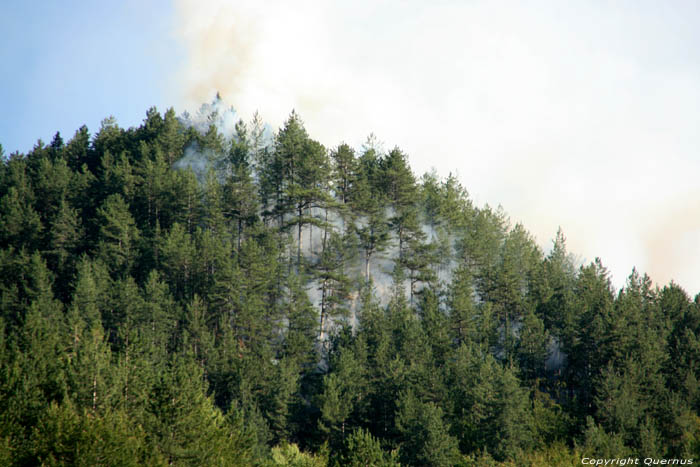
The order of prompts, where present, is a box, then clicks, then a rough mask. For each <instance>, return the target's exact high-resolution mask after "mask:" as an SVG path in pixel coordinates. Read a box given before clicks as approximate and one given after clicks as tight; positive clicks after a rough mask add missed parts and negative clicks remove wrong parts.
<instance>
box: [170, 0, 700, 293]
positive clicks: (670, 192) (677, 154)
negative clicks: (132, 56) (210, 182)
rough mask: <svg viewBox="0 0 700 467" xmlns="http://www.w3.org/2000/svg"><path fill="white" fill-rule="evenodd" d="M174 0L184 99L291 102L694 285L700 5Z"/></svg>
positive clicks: (535, 224)
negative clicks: (373, 136) (182, 56)
mask: <svg viewBox="0 0 700 467" xmlns="http://www.w3.org/2000/svg"><path fill="white" fill-rule="evenodd" d="M291 3H292V2H281V1H271V2H253V1H236V2H232V3H231V2H226V1H223V0H220V1H218V0H214V1H209V2H203V1H197V2H195V1H192V0H180V1H177V2H176V10H177V18H178V20H177V21H176V23H177V24H176V33H177V34H178V35H179V39H180V41H181V43H182V45H183V46H184V47H185V50H186V58H185V60H184V62H183V67H182V70H181V72H180V73H179V76H178V79H179V80H180V83H178V84H179V86H180V88H181V89H182V90H183V94H182V96H181V102H180V107H186V108H190V109H194V108H197V106H198V105H199V104H200V103H201V102H209V101H211V99H212V97H213V96H214V94H215V93H216V91H220V92H221V95H222V97H223V98H224V100H225V101H226V102H227V104H230V105H233V106H234V107H235V108H236V110H237V111H238V112H239V114H240V115H241V116H242V117H243V119H244V120H246V121H248V120H250V117H251V116H252V115H253V112H255V111H256V110H259V111H260V114H261V115H262V118H263V119H264V120H265V121H267V122H270V123H271V124H272V125H273V126H275V127H276V126H279V125H280V124H281V123H282V122H283V121H284V120H285V118H286V117H287V116H288V115H289V112H290V111H291V110H292V109H296V111H297V112H298V113H299V114H300V115H301V117H302V118H303V119H304V122H305V124H306V127H307V130H308V131H309V134H310V135H311V136H312V137H313V138H316V139H319V140H320V141H321V142H322V143H324V144H325V145H326V146H328V147H332V146H335V145H337V144H339V143H340V142H341V141H346V142H348V143H349V144H351V145H354V146H356V147H359V146H360V144H361V143H362V142H363V141H364V140H365V139H366V137H367V135H368V134H370V133H371V132H374V133H375V134H377V135H378V136H379V138H380V139H381V140H383V141H384V142H386V144H387V145H388V146H394V145H398V146H399V147H401V148H402V149H403V150H404V151H406V152H407V153H408V154H409V157H410V162H411V165H412V167H413V169H414V171H415V172H416V173H417V174H421V173H423V172H425V171H427V170H429V169H430V168H431V167H434V168H436V169H437V171H438V173H439V174H441V175H443V176H444V175H447V174H448V173H449V172H457V173H458V174H459V178H460V179H461V181H462V183H463V184H464V185H465V186H466V187H467V188H468V189H469V190H470V194H471V196H472V198H473V199H474V200H475V201H476V203H477V204H483V203H485V202H488V203H490V204H492V205H496V204H499V203H500V204H502V205H503V206H504V208H505V210H506V211H507V212H508V213H509V214H510V216H511V218H512V219H511V220H512V223H513V224H514V223H515V222H517V221H522V222H523V224H524V225H525V226H526V227H527V228H528V229H529V230H530V231H531V232H532V233H533V234H534V235H535V236H536V238H537V239H538V241H539V243H540V244H541V245H542V246H543V247H545V248H548V247H549V245H550V244H551V242H550V239H551V238H553V236H554V234H555V232H556V230H557V227H558V226H561V227H562V228H563V230H564V233H565V235H566V236H567V239H568V245H569V248H570V250H571V251H572V252H574V253H576V254H577V255H580V256H581V257H582V258H583V259H585V260H587V261H590V260H592V259H593V258H594V257H595V256H600V257H601V258H602V259H603V262H604V264H605V265H607V266H608V267H609V269H610V270H611V272H612V273H613V279H614V283H615V284H616V285H617V286H618V287H619V286H620V285H622V284H623V283H624V279H625V278H626V276H627V275H628V274H629V273H630V271H631V270H632V267H633V266H637V268H638V269H639V270H641V271H644V272H647V273H649V275H650V276H651V277H652V279H654V280H655V281H656V282H657V283H660V284H664V283H667V282H668V281H670V280H672V279H673V280H675V281H676V282H677V283H679V284H680V285H682V286H683V287H686V288H687V289H688V290H689V292H691V293H695V292H697V291H700V261H698V259H700V258H699V257H700V251H699V246H698V245H700V189H698V188H697V184H696V183H695V174H696V173H698V169H699V168H700V167H698V166H699V165H700V158H698V157H697V155H698V153H699V151H698V150H699V149H700V133H699V132H698V131H697V128H699V127H700V125H699V124H700V105H698V104H700V79H699V78H700V68H699V65H698V64H700V60H699V59H700V47H698V44H699V42H700V41H699V39H700V37H699V34H700V33H699V32H698V28H696V27H695V26H696V25H697V24H698V19H700V12H699V11H698V6H697V4H695V3H691V2H688V3H684V2H673V3H671V2H667V3H661V2H653V3H652V2H615V3H614V4H608V3H595V2H590V3H585V4H579V5H574V4H573V3H571V2H569V3H567V4H564V3H562V2H527V4H526V3H523V2H512V3H498V4H495V3H492V2H480V1H475V2H468V3H467V2H458V1H449V0H445V1H441V2H435V3H433V2H431V3H430V4H428V3H425V2H412V1H402V2H398V1H385V2H368V1H367V2H363V1H359V2H352V3H351V2H333V3H332V4H331V3H328V2H320V1H313V0H307V1H300V2H293V5H292V4H291Z"/></svg>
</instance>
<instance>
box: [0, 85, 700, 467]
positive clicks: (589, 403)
mask: <svg viewBox="0 0 700 467" xmlns="http://www.w3.org/2000/svg"><path fill="white" fill-rule="evenodd" d="M219 109H221V102H220V98H218V97H217V100H216V101H215V102H214V103H213V104H212V105H209V106H203V108H202V111H201V112H200V115H199V116H198V117H197V118H199V117H201V118H202V119H205V120H206V123H202V122H198V123H197V124H196V125H195V124H194V122H193V119H192V118H190V117H189V116H187V115H184V116H183V117H182V118H178V117H176V115H175V112H174V111H173V110H172V109H169V110H168V111H167V112H165V113H164V114H161V113H159V112H158V111H157V109H155V108H151V109H149V110H148V111H147V113H146V116H145V119H144V121H143V124H142V125H140V126H139V127H137V128H130V129H128V130H126V129H122V128H120V127H119V126H118V125H117V123H116V121H115V120H114V119H113V118H108V119H105V120H104V121H103V122H102V125H101V127H100V129H99V130H98V131H97V133H96V134H95V135H94V137H91V136H90V133H89V132H88V130H87V128H86V127H82V128H80V129H79V130H78V131H77V132H76V133H75V135H74V136H73V138H71V139H70V140H69V141H68V142H67V143H64V141H63V139H62V138H61V136H60V135H59V134H56V136H54V138H53V140H52V142H51V143H50V144H49V145H48V146H47V145H45V144H44V143H43V142H41V141H38V142H37V144H36V145H35V146H34V147H33V149H32V150H31V151H29V152H28V153H27V154H19V153H15V154H12V155H10V156H7V157H6V156H4V155H2V150H1V148H0V464H1V465H42V464H43V465H111V464H114V465H165V464H169V465H327V464H329V463H330V464H331V465H379V466H389V465H398V464H399V461H400V462H401V463H402V464H408V465H479V466H482V465H503V466H506V465H507V466H514V465H532V466H544V465H572V464H574V463H578V462H580V458H581V457H582V456H584V455H595V457H596V458H601V457H604V456H608V457H619V456H626V455H637V456H642V455H644V456H655V457H658V458H662V457H697V456H699V455H700V418H698V415H697V414H698V411H700V382H698V381H699V379H700V363H699V362H700V298H696V299H695V300H691V298H690V296H689V295H688V294H687V293H686V292H685V291H684V290H683V289H681V288H680V287H679V286H678V285H676V284H674V283H671V284H669V285H667V286H665V287H660V286H655V285H653V284H652V282H651V279H650V278H649V277H648V276H646V275H644V274H641V273H638V272H637V271H636V270H633V271H632V274H631V275H630V276H629V278H628V279H627V282H626V283H625V286H624V287H623V288H622V290H620V291H619V292H616V291H615V290H613V287H612V285H611V279H610V277H609V275H608V272H607V270H606V268H605V267H604V266H603V263H602V261H601V260H599V259H596V260H595V261H593V262H592V263H591V264H589V265H584V266H583V267H580V268H579V267H577V264H576V263H577V261H576V260H575V258H574V257H573V256H572V255H571V254H570V253H569V252H568V251H567V248H566V239H565V237H564V234H563V233H562V232H561V230H559V231H558V232H557V234H556V236H555V239H554V241H553V247H552V250H551V251H550V252H549V253H548V254H547V255H545V254H544V253H543V251H542V249H541V248H540V246H539V245H538V244H537V243H536V242H535V240H534V239H533V237H532V236H531V235H530V234H529V233H528V232H527V231H526V230H525V228H524V227H523V226H522V225H520V224H516V225H514V226H511V224H510V222H509V220H508V217H507V215H506V214H505V212H504V211H503V210H502V209H501V208H498V209H492V208H490V207H489V206H484V207H477V206H475V205H473V203H472V201H471V200H470V199H469V196H468V193H467V191H466V189H465V188H464V187H462V186H461V185H460V183H459V181H458V180H457V178H456V177H455V176H452V175H450V176H449V177H447V178H446V179H440V178H439V177H438V176H437V175H436V174H435V173H429V174H426V175H423V176H422V177H420V178H418V179H417V178H416V176H415V175H414V174H413V172H412V170H411V168H410V166H409V164H408V156H407V155H406V154H405V153H404V152H402V151H401V150H400V149H399V148H394V149H392V150H390V151H389V152H384V151H383V149H382V148H381V146H380V145H379V144H378V143H377V141H376V139H375V138H373V137H370V138H369V139H368V141H367V143H366V144H365V145H364V146H363V147H362V148H360V149H357V150H356V149H354V148H352V147H350V146H349V145H347V144H340V145H338V146H336V147H335V149H332V150H331V151H329V152H327V151H326V148H324V147H323V146H322V145H321V144H320V143H318V142H317V141H315V140H314V139H312V137H311V136H310V135H309V134H308V133H307V131H306V129H305V128H304V125H303V123H302V121H301V118H300V117H299V116H298V115H297V114H296V113H294V112H293V113H292V114H291V115H290V117H289V118H288V120H287V121H286V122H285V123H284V125H283V127H282V128H281V129H280V130H279V131H278V132H277V133H276V134H275V135H274V137H273V138H272V139H270V138H269V137H268V130H267V129H266V127H265V126H264V125H263V123H262V120H261V119H260V117H259V116H257V115H256V117H255V118H254V119H253V121H252V122H250V123H249V124H248V123H245V122H242V121H238V122H237V123H236V125H235V129H234V131H233V133H230V132H229V131H228V130H226V131H224V128H223V127H221V126H218V125H219V124H220V123H221V122H222V121H223V116H222V115H220V114H219V112H220V110H219ZM185 156H186V160H185V161H183V158H185ZM273 446H276V447H274V448H273Z"/></svg>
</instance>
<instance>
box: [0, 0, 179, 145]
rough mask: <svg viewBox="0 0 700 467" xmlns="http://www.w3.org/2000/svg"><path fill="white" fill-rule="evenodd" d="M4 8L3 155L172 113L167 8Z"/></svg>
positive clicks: (14, 4)
mask: <svg viewBox="0 0 700 467" xmlns="http://www.w3.org/2000/svg"><path fill="white" fill-rule="evenodd" d="M143 4H144V5H146V6H143V5H140V4H138V3H137V2H135V1H127V2H123V1H113V2H107V1H104V2H85V1H83V2H79V1H60V2H59V1H47V2H39V1H15V0H9V1H4V2H2V4H1V5H0V31H2V40H1V42H0V63H1V64H2V73H1V74H0V108H2V115H1V116H0V144H2V145H3V148H4V150H5V153H6V154H10V153H11V152H14V151H20V152H26V151H28V150H30V149H31V148H32V147H33V146H34V144H35V143H36V141H37V139H39V138H41V139H42V140H43V141H44V142H46V143H48V142H50V141H51V139H52V138H53V135H54V134H55V132H56V131H60V132H61V136H62V137H63V139H64V140H66V141H67V140H68V139H70V138H71V137H72V136H73V134H74V132H75V130H76V129H77V128H79V127H80V126H81V125H83V124H85V125H87V126H88V129H89V130H90V133H91V134H94V133H95V132H96V131H97V130H98V129H99V125H100V122H101V121H102V119H104V118H105V117H108V116H109V115H114V116H115V117H116V119H117V122H118V123H119V124H120V125H121V126H124V127H129V126H134V125H138V124H140V122H141V121H142V120H143V118H144V116H145V113H146V110H147V109H148V108H149V107H150V106H152V105H155V106H157V107H158V108H159V110H163V109H164V108H166V107H168V106H173V105H175V102H173V100H174V99H173V88H172V86H173V83H174V82H175V81H174V80H173V77H174V76H175V74H176V71H177V67H178V65H179V63H180V62H179V61H180V60H181V56H182V55H181V51H180V49H179V43H178V41H177V40H176V37H175V36H174V34H173V26H172V22H173V8H172V6H171V4H170V2H168V1H149V2H143Z"/></svg>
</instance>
